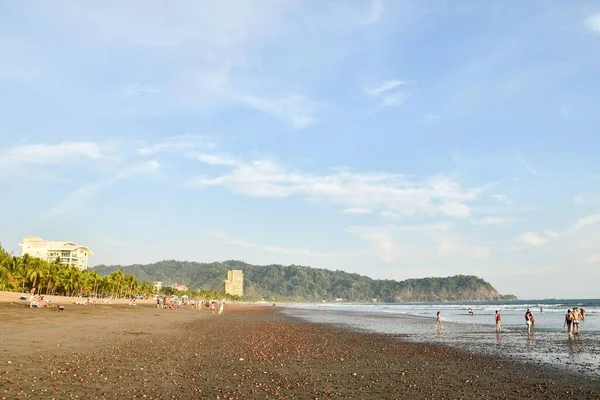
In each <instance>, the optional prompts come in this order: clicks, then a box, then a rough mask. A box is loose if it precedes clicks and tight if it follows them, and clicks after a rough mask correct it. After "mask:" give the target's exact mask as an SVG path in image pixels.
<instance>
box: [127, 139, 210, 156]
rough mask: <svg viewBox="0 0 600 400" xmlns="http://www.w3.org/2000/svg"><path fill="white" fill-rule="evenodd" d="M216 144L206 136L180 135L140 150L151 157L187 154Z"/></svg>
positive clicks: (146, 145) (145, 146)
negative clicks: (178, 153)
mask: <svg viewBox="0 0 600 400" xmlns="http://www.w3.org/2000/svg"><path fill="white" fill-rule="evenodd" d="M213 147H214V143H213V142H211V141H210V139H208V138H207V137H206V136H194V135H180V136H174V137H169V138H166V139H164V140H163V141H162V142H158V143H154V144H144V145H143V146H142V147H141V148H139V149H138V153H139V154H141V155H143V156H151V155H154V154H157V153H172V152H185V151H192V150H196V149H210V148H213Z"/></svg>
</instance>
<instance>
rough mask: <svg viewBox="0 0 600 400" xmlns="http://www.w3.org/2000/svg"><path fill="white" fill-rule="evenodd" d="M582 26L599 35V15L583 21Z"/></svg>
mask: <svg viewBox="0 0 600 400" xmlns="http://www.w3.org/2000/svg"><path fill="white" fill-rule="evenodd" d="M584 25H585V26H586V27H587V28H588V29H591V30H592V31H594V32H596V33H600V13H598V14H594V15H592V16H590V17H588V18H586V19H585V21H584Z"/></svg>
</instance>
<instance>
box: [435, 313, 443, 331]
mask: <svg viewBox="0 0 600 400" xmlns="http://www.w3.org/2000/svg"><path fill="white" fill-rule="evenodd" d="M435 328H436V329H444V326H443V325H442V316H441V315H440V312H439V311H438V312H437V314H436V316H435Z"/></svg>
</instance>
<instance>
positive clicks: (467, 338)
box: [283, 308, 600, 379]
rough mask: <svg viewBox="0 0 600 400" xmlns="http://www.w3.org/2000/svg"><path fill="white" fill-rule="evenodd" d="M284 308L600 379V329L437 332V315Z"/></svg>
mask: <svg viewBox="0 0 600 400" xmlns="http://www.w3.org/2000/svg"><path fill="white" fill-rule="evenodd" d="M283 312H284V313H285V314H287V315H289V316H291V317H296V318H299V319H301V320H304V321H307V322H310V323H317V324H323V325H325V326H327V325H329V326H336V327H339V328H340V329H347V330H350V331H356V332H363V333H374V334H384V335H385V334H388V335H399V336H401V337H403V338H404V340H406V341H407V342H411V343H422V344H435V345H445V346H450V347H454V348H457V349H461V350H463V351H466V352H469V353H471V354H475V355H485V356H490V357H495V358H498V359H503V360H507V361H510V362H518V363H522V364H524V365H530V366H538V365H544V366H546V367H548V368H552V369H556V370H559V371H563V372H565V373H571V374H583V375H586V376H589V377H594V378H597V379H598V378H600V335H599V334H598V332H586V331H584V332H583V333H582V335H581V336H574V337H573V338H572V340H570V339H569V338H568V335H567V334H566V332H562V331H558V330H547V329H543V328H537V329H534V332H533V334H532V335H531V336H529V335H527V330H526V328H525V327H524V326H517V327H514V326H508V327H503V331H502V332H501V333H497V332H495V326H494V325H491V324H487V325H485V324H479V323H468V322H447V321H444V322H443V324H444V329H443V330H439V331H438V330H436V329H434V322H435V319H434V318H432V317H428V316H422V315H410V314H387V315H386V314H381V313H371V312H368V311H365V312H356V311H354V312H348V311H345V310H311V309H302V308H287V309H285V310H283Z"/></svg>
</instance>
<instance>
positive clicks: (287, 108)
mask: <svg viewBox="0 0 600 400" xmlns="http://www.w3.org/2000/svg"><path fill="white" fill-rule="evenodd" d="M233 98H234V99H235V100H236V101H238V102H240V103H242V104H245V105H247V106H249V107H250V108H252V109H254V110H257V111H261V112H263V113H265V114H268V115H271V116H273V117H275V118H278V119H281V120H284V121H287V122H289V123H291V124H292V125H293V126H294V127H295V128H298V129H301V128H306V127H308V126H310V125H313V124H314V123H315V122H316V120H315V117H314V113H315V110H316V109H317V108H318V106H319V104H318V103H316V102H314V101H312V100H310V99H308V98H306V97H304V96H297V95H293V96H287V97H283V98H280V99H276V100H270V99H266V98H261V97H258V96H249V95H235V96H234V97H233Z"/></svg>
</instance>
